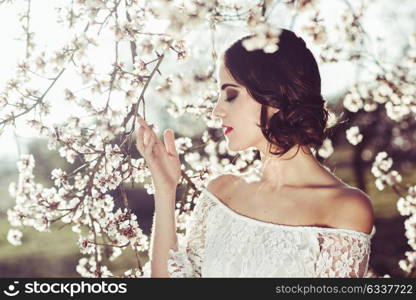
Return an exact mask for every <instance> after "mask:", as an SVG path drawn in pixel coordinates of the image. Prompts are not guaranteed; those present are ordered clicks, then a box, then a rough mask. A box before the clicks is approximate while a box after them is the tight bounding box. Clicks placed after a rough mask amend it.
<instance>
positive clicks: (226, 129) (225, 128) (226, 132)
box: [222, 125, 234, 134]
mask: <svg viewBox="0 0 416 300" xmlns="http://www.w3.org/2000/svg"><path fill="white" fill-rule="evenodd" d="M222 127H223V128H224V134H228V133H229V132H230V131H231V130H233V129H234V128H232V127H230V126H226V125H222Z"/></svg>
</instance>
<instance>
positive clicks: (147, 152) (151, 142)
mask: <svg viewBox="0 0 416 300" xmlns="http://www.w3.org/2000/svg"><path fill="white" fill-rule="evenodd" d="M155 141H156V140H155V137H154V135H150V137H149V144H148V145H147V146H145V150H144V153H145V156H146V158H147V159H149V158H151V156H152V152H153V147H154V146H155Z"/></svg>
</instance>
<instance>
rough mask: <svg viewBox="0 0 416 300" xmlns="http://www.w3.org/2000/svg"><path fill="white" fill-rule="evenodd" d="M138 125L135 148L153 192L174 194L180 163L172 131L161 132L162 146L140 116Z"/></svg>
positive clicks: (150, 126)
mask: <svg viewBox="0 0 416 300" xmlns="http://www.w3.org/2000/svg"><path fill="white" fill-rule="evenodd" d="M138 123H139V124H140V127H139V129H138V133H137V141H136V147H137V150H138V151H139V152H140V154H141V155H142V156H143V158H144V159H145V161H146V163H147V165H148V167H149V170H150V172H151V174H152V178H153V184H154V186H155V190H157V191H159V192H161V193H164V192H168V193H169V192H174V191H175V190H176V186H177V184H178V182H179V180H180V178H181V163H180V160H179V154H178V152H177V151H176V146H175V134H174V132H173V130H168V129H167V130H165V131H164V132H163V138H164V144H163V143H162V142H161V141H160V140H159V138H158V137H157V136H156V133H155V132H154V131H153V128H152V127H153V125H148V124H147V123H146V121H145V120H144V119H143V118H141V117H140V116H138Z"/></svg>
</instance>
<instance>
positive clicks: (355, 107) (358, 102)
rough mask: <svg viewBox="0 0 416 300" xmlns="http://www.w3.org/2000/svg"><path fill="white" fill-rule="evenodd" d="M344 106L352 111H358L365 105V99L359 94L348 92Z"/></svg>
mask: <svg viewBox="0 0 416 300" xmlns="http://www.w3.org/2000/svg"><path fill="white" fill-rule="evenodd" d="M343 104H344V107H345V108H346V109H348V110H349V111H350V112H354V113H356V112H357V111H359V110H360V109H362V108H363V107H364V102H363V99H361V97H360V95H357V94H347V95H346V96H345V98H344V101H343Z"/></svg>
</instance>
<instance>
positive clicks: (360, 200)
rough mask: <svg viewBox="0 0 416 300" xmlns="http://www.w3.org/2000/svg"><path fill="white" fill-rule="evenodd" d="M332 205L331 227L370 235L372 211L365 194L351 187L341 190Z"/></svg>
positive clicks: (372, 221) (369, 201)
mask: <svg viewBox="0 0 416 300" xmlns="http://www.w3.org/2000/svg"><path fill="white" fill-rule="evenodd" d="M333 205H334V207H332V213H331V222H330V223H331V224H330V225H331V226H332V227H335V228H344V229H352V230H356V231H360V232H364V233H368V234H369V233H371V230H372V228H373V225H374V210H373V205H372V203H371V199H370V198H369V196H368V195H367V194H366V193H364V192H363V191H361V190H359V189H356V188H353V187H345V188H342V189H340V190H339V192H338V193H337V197H336V198H335V199H334V201H333Z"/></svg>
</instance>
